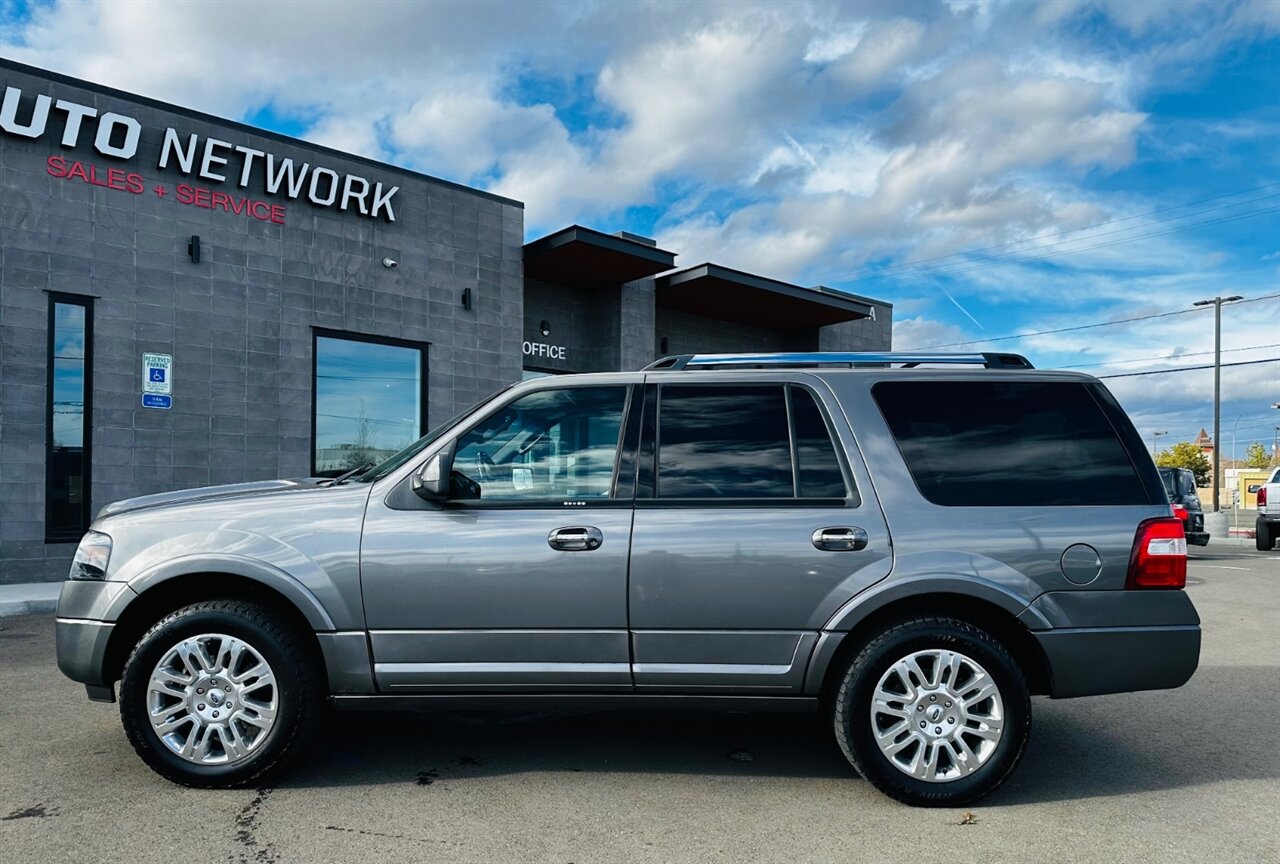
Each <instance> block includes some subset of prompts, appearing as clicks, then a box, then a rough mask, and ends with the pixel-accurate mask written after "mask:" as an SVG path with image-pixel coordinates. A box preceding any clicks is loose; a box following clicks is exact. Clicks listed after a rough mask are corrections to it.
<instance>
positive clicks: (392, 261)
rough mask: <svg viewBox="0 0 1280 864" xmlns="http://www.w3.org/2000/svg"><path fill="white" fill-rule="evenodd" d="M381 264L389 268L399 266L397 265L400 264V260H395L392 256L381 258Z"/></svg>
mask: <svg viewBox="0 0 1280 864" xmlns="http://www.w3.org/2000/svg"><path fill="white" fill-rule="evenodd" d="M382 266H383V267H387V268H391V267H399V266H400V262H399V261H397V260H396V259H394V258H383V259H382Z"/></svg>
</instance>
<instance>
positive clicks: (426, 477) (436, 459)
mask: <svg viewBox="0 0 1280 864" xmlns="http://www.w3.org/2000/svg"><path fill="white" fill-rule="evenodd" d="M454 443H455V442H453V441H450V442H449V443H448V444H447V445H445V446H444V447H442V448H441V449H439V450H437V451H436V452H435V454H434V455H432V457H431V458H430V459H428V460H427V461H426V462H424V463H423V465H422V467H421V468H419V469H418V470H417V472H416V473H415V474H414V475H413V480H412V485H413V493H414V494H415V495H417V496H418V497H419V498H422V499H423V500H426V501H443V500H445V499H446V498H448V497H449V475H450V474H451V473H452V472H453V448H454Z"/></svg>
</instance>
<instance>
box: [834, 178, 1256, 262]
mask: <svg viewBox="0 0 1280 864" xmlns="http://www.w3.org/2000/svg"><path fill="white" fill-rule="evenodd" d="M1276 185H1280V184H1277V183H1266V184H1263V185H1262V186H1255V187H1253V188H1251V189H1244V190H1241V191H1239V192H1231V193H1227V194H1224V195H1216V196H1213V197H1211V198H1203V199H1200V200H1199V201H1191V202H1189V203H1187V204H1181V205H1178V206H1177V207H1166V208H1162V209H1160V210H1152V211H1149V212H1148V213H1145V214H1138V215H1135V216H1126V217H1124V218H1121V219H1112V220H1108V221H1106V222H1099V223H1098V224H1096V225H1091V226H1088V227H1085V228H1070V229H1066V230H1063V231H1057V232H1053V233H1049V234H1041V235H1037V236H1035V237H1027V238H1024V239H1022V240H1011V241H1009V242H1008V243H1001V244H998V245H995V246H985V247H981V248H978V249H970V250H966V251H961V252H951V253H949V254H947V255H936V256H934V257H932V258H919V259H916V260H914V261H908V262H904V263H902V264H899V265H896V266H892V267H887V268H885V269H883V270H879V271H877V272H875V273H871V274H868V275H867V276H865V277H863V276H858V275H856V274H855V275H854V276H852V277H850V278H851V280H852V281H861V280H864V279H880V278H887V277H889V276H894V275H898V274H899V273H903V272H905V273H908V274H909V273H919V272H930V271H935V270H941V269H943V268H945V267H947V266H950V265H937V266H935V267H918V266H916V265H919V264H925V263H928V262H931V261H944V260H946V259H949V258H964V257H965V256H971V255H979V254H980V253H982V252H988V251H991V250H994V249H1005V248H1008V247H1010V246H1018V245H1021V244H1024V243H1034V242H1036V241H1038V240H1042V239H1046V238H1049V237H1055V236H1063V235H1066V234H1081V233H1084V232H1088V231H1093V230H1095V229H1097V228H1102V227H1105V226H1107V225H1111V224H1116V223H1119V222H1127V221H1131V220H1133V219H1138V218H1142V217H1144V216H1150V215H1155V214H1158V213H1162V212H1168V211H1170V210H1180V209H1183V208H1185V207H1191V206H1194V205H1195V204H1200V203H1204V202H1207V201H1215V200H1219V199H1221V198H1230V197H1233V196H1235V195H1242V194H1245V193H1247V192H1256V191H1259V190H1262V189H1267V188H1270V187H1272V186H1276ZM1275 197H1277V195H1274V194H1272V195H1261V196H1259V197H1257V198H1249V199H1246V200H1244V201H1233V202H1231V203H1230V204H1220V205H1218V206H1216V207H1208V208H1205V209H1203V210H1193V211H1191V212H1189V213H1182V214H1180V215H1178V216H1171V217H1169V218H1167V219H1153V220H1151V221H1150V222H1147V223H1144V224H1141V225H1132V226H1130V227H1128V228H1118V229H1116V230H1113V231H1103V232H1100V233H1097V234H1092V235H1089V236H1085V237H1073V238H1071V239H1069V240H1062V241H1059V242H1057V243H1051V244H1049V246H1048V247H1044V248H1048V249H1052V248H1053V247H1056V246H1065V245H1068V244H1070V243H1077V242H1080V241H1087V240H1095V239H1097V238H1099V237H1106V236H1109V235H1112V234H1123V233H1124V232H1126V231H1138V230H1141V229H1143V228H1149V227H1151V226H1153V225H1161V224H1165V223H1168V222H1176V221H1178V220H1179V219H1188V218H1190V217H1192V216H1202V215H1204V214H1205V213H1212V212H1214V211H1216V210H1225V209H1228V208H1231V207H1239V206H1241V205H1244V204H1254V203H1257V202H1259V201H1266V200H1268V199H1271V198H1275ZM1260 212H1265V211H1260ZM1208 224H1213V220H1209V221H1208ZM1183 227H1184V228H1188V227H1195V226H1194V225H1189V226H1183ZM1179 230H1182V229H1179ZM1157 236H1158V235H1157ZM1128 239H1135V240H1136V239H1141V238H1139V237H1134V238H1128ZM1086 248H1093V247H1086ZM1025 251H1035V250H1034V249H1028V250H1025ZM1068 251H1084V249H1081V250H1068ZM1016 254H1018V253H1016V252H1014V253H1009V254H1007V255H999V256H997V255H992V256H986V257H987V258H988V260H993V259H996V258H1006V257H1012V256H1013V255H1016ZM1064 254H1065V253H1064ZM1031 260H1034V259H1031Z"/></svg>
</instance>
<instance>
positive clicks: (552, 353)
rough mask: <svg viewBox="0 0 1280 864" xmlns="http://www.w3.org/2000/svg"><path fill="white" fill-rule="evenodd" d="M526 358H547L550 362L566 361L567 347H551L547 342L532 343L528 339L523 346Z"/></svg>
mask: <svg viewBox="0 0 1280 864" xmlns="http://www.w3.org/2000/svg"><path fill="white" fill-rule="evenodd" d="M522 348H523V349H524V356H526V357H545V358H547V359H548V360H564V359H565V354H566V351H565V347H564V346H563V345H549V344H548V343H546V342H530V341H528V340H527V339H526V340H525V342H524V345H523V346H522Z"/></svg>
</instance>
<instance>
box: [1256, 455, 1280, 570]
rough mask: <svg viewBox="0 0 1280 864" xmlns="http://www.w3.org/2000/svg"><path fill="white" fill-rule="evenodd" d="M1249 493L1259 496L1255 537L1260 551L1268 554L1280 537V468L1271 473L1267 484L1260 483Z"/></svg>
mask: <svg viewBox="0 0 1280 864" xmlns="http://www.w3.org/2000/svg"><path fill="white" fill-rule="evenodd" d="M1249 491H1250V492H1255V493H1257V495H1258V521H1257V522H1256V523H1255V525H1254V529H1255V533H1254V537H1256V538H1257V546H1258V551H1259V552H1266V551H1267V550H1269V549H1270V548H1271V547H1272V546H1274V545H1275V543H1276V538H1277V537H1280V468H1277V469H1276V470H1274V471H1272V472H1271V477H1270V478H1269V479H1268V480H1267V482H1266V483H1259V484H1258V486H1257V488H1254V487H1250V488H1249Z"/></svg>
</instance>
